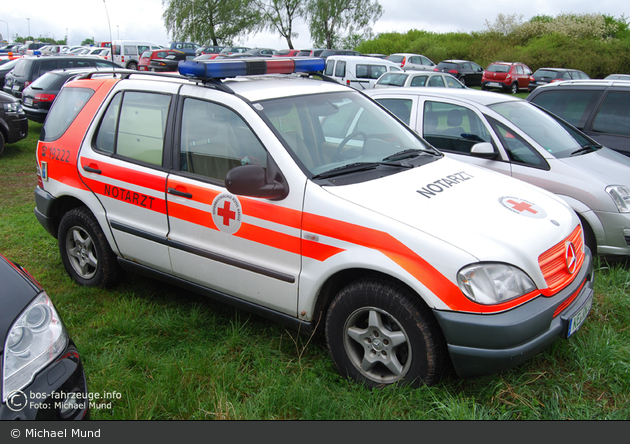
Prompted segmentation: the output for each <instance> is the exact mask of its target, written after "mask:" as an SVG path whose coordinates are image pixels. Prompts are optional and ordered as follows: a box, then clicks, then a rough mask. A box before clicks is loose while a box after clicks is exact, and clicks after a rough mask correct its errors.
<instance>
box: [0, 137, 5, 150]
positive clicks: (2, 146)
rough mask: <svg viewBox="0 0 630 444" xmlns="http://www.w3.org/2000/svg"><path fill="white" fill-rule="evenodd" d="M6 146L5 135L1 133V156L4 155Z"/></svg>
mask: <svg viewBox="0 0 630 444" xmlns="http://www.w3.org/2000/svg"><path fill="white" fill-rule="evenodd" d="M4 145H5V143H4V135H3V134H2V132H0V155H2V152H3V151H4Z"/></svg>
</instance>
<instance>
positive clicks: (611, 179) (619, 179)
mask: <svg viewBox="0 0 630 444" xmlns="http://www.w3.org/2000/svg"><path fill="white" fill-rule="evenodd" d="M559 160H560V161H562V162H563V163H565V164H567V165H570V166H571V167H572V168H575V169H578V170H580V172H582V173H584V176H585V177H587V178H588V180H589V182H593V181H599V182H601V184H602V185H603V187H604V188H605V187H607V186H608V185H626V186H627V187H630V157H628V156H624V155H623V154H621V153H618V152H617V151H613V150H611V149H610V148H606V147H604V148H601V149H599V150H597V151H594V152H592V153H588V154H584V155H581V156H575V157H567V158H563V159H559Z"/></svg>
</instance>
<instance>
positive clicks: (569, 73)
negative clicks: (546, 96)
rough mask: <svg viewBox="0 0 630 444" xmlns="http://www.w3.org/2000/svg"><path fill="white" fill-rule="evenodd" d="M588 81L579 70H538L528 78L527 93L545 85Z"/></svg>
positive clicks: (586, 75) (586, 76)
mask: <svg viewBox="0 0 630 444" xmlns="http://www.w3.org/2000/svg"><path fill="white" fill-rule="evenodd" d="M580 79H584V80H588V79H590V77H589V76H588V74H586V73H585V72H584V71H580V70H579V69H567V68H539V69H537V70H536V72H535V73H534V74H533V75H532V76H531V77H530V78H529V87H528V91H529V92H532V91H533V90H535V89H536V88H538V87H539V86H541V85H546V84H547V83H554V82H562V81H564V80H580Z"/></svg>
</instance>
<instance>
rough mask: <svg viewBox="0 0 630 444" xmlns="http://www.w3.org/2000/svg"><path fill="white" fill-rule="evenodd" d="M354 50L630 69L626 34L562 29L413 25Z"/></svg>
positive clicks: (590, 69)
mask: <svg viewBox="0 0 630 444" xmlns="http://www.w3.org/2000/svg"><path fill="white" fill-rule="evenodd" d="M356 50H357V51H360V52H362V53H364V54H368V53H381V54H392V53H395V52H409V53H414V54H423V55H425V56H427V57H429V58H430V59H431V60H433V61H434V62H435V63H438V62H440V61H442V60H446V59H463V60H472V61H474V62H477V63H478V64H480V65H481V66H483V67H486V66H488V64H490V63H491V62H494V61H497V60H503V61H508V62H515V61H519V62H523V63H525V64H526V65H528V66H529V67H530V68H531V69H532V70H534V71H535V70H537V69H538V68H543V67H556V68H574V69H580V70H582V71H584V72H586V73H587V74H588V75H589V76H591V77H592V78H603V77H605V76H607V75H608V74H613V73H628V72H630V39H628V38H625V39H611V40H607V41H602V40H600V39H596V38H583V39H578V40H576V39H571V38H570V37H567V36H563V35H559V34H546V35H542V36H540V37H535V38H532V39H529V40H527V41H523V40H522V39H518V38H516V37H512V36H504V35H501V34H499V33H495V32H477V33H475V32H473V33H462V32H457V33H445V34H440V33H433V32H428V31H418V30H411V31H409V32H407V33H406V34H399V33H384V34H379V35H378V36H377V37H376V38H375V39H373V40H369V41H366V42H363V43H362V44H361V45H359V46H358V47H357V48H356Z"/></svg>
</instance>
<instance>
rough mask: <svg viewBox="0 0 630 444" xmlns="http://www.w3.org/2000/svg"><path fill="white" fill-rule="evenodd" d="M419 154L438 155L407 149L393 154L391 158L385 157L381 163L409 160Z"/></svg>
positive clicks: (427, 151)
mask: <svg viewBox="0 0 630 444" xmlns="http://www.w3.org/2000/svg"><path fill="white" fill-rule="evenodd" d="M421 154H431V155H437V154H439V153H437V152H434V151H432V150H431V151H430V150H426V151H425V150H419V149H417V148H409V149H406V150H402V151H399V152H397V153H394V154H392V155H391V156H387V157H386V158H384V159H383V162H388V161H396V160H404V159H410V158H412V157H418V156H420V155H421Z"/></svg>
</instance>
